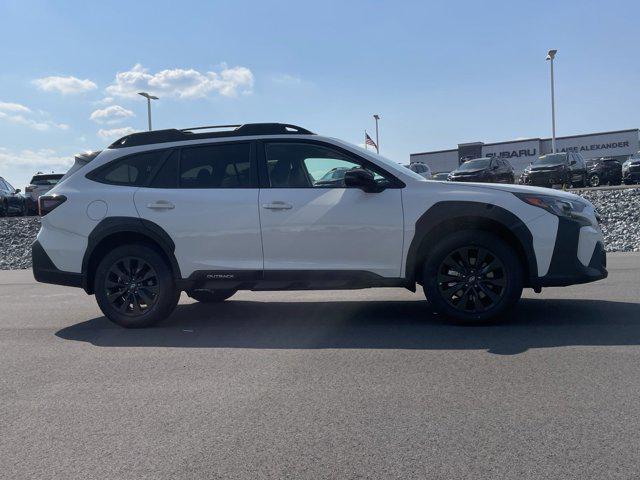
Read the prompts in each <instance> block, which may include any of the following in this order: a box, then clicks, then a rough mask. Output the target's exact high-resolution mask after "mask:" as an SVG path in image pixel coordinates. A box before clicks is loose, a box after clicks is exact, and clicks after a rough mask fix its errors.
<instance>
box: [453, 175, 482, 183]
mask: <svg viewBox="0 0 640 480" xmlns="http://www.w3.org/2000/svg"><path fill="white" fill-rule="evenodd" d="M447 180H449V181H450V182H476V183H483V182H484V183H486V182H488V179H487V178H486V177H484V176H481V175H461V176H455V177H454V176H451V177H448V179H447Z"/></svg>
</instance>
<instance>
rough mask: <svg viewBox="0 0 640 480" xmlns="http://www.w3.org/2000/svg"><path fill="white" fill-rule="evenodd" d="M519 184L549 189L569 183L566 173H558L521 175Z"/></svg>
mask: <svg viewBox="0 0 640 480" xmlns="http://www.w3.org/2000/svg"><path fill="white" fill-rule="evenodd" d="M520 183H522V184H524V185H533V186H536V187H551V186H553V185H564V184H568V183H570V182H569V177H568V175H567V174H566V173H564V172H560V171H558V172H532V173H529V174H526V175H525V174H523V175H522V177H520Z"/></svg>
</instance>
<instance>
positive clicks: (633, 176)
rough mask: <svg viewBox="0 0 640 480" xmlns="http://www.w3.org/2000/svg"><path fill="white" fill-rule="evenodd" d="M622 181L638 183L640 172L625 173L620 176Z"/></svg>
mask: <svg viewBox="0 0 640 480" xmlns="http://www.w3.org/2000/svg"><path fill="white" fill-rule="evenodd" d="M622 181H623V182H624V183H640V172H639V171H629V172H625V173H624V174H623V176H622Z"/></svg>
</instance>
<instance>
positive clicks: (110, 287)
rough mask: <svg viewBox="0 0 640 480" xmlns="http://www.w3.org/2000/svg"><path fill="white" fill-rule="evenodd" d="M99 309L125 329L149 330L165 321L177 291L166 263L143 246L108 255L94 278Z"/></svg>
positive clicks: (176, 297) (116, 249)
mask: <svg viewBox="0 0 640 480" xmlns="http://www.w3.org/2000/svg"><path fill="white" fill-rule="evenodd" d="M95 295H96V300H97V301H98V305H99V306H100V309H101V310H102V312H103V313H104V314H105V316H106V317H107V318H108V319H109V320H111V321H112V322H114V323H116V324H118V325H120V326H122V327H126V328H141V327H149V326H151V325H154V324H156V323H158V322H159V321H161V320H163V319H165V318H167V317H168V316H169V315H170V314H171V312H172V311H173V310H174V308H175V307H176V305H177V303H178V300H179V298H180V291H179V290H178V289H177V288H176V284H175V280H174V278H173V275H172V274H171V270H170V269H169V266H168V265H167V263H166V262H165V260H164V259H163V258H162V257H161V256H160V255H159V254H158V253H157V252H156V251H155V250H154V249H152V248H150V247H147V246H145V245H126V246H122V247H117V248H115V249H114V250H112V251H111V252H109V253H108V254H107V255H106V256H105V257H104V258H103V259H102V261H101V262H100V264H99V265H98V268H97V269H96V275H95Z"/></svg>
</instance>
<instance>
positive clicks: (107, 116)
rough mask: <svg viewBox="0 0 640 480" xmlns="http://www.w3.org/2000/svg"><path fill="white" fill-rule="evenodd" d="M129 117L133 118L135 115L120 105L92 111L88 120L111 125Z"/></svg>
mask: <svg viewBox="0 0 640 480" xmlns="http://www.w3.org/2000/svg"><path fill="white" fill-rule="evenodd" d="M130 117H135V113H133V112H132V111H131V110H127V109H126V108H124V107H121V106H120V105H110V106H108V107H106V108H101V109H98V110H96V111H94V112H93V113H92V114H91V116H90V117H89V118H90V119H91V120H93V121H94V122H96V123H107V124H110V125H111V124H114V123H118V122H121V121H123V120H125V119H126V118H130Z"/></svg>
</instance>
